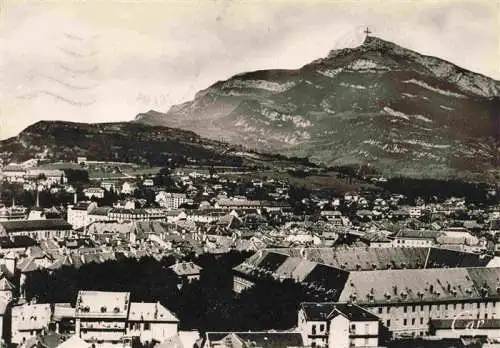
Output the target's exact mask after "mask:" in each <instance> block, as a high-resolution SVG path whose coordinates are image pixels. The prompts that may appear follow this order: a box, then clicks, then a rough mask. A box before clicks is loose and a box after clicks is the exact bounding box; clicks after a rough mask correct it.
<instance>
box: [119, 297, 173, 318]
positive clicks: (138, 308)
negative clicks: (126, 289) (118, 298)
mask: <svg viewBox="0 0 500 348" xmlns="http://www.w3.org/2000/svg"><path fill="white" fill-rule="evenodd" d="M128 320H129V321H155V322H179V319H177V318H176V317H175V315H173V314H172V313H171V312H170V311H169V310H168V309H167V308H165V307H164V306H163V305H161V304H160V303H159V302H157V303H144V302H132V303H131V304H130V312H129V315H128Z"/></svg>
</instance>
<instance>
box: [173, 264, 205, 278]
mask: <svg viewBox="0 0 500 348" xmlns="http://www.w3.org/2000/svg"><path fill="white" fill-rule="evenodd" d="M169 268H170V269H171V270H172V271H173V272H174V273H175V274H177V277H179V279H180V280H183V281H184V280H186V281H187V282H191V281H193V280H199V279H200V274H201V271H202V268H201V267H200V266H198V265H197V264H195V263H194V262H177V263H175V264H174V265H172V266H170V267H169Z"/></svg>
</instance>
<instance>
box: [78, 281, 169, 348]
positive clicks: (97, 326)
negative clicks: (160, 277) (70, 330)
mask: <svg viewBox="0 0 500 348" xmlns="http://www.w3.org/2000/svg"><path fill="white" fill-rule="evenodd" d="M75 319H76V320H75V334H76V335H77V336H78V337H80V338H81V339H83V340H84V341H85V342H87V343H92V344H95V345H96V346H97V347H99V346H104V345H118V344H119V345H120V347H127V348H130V347H131V346H132V341H133V339H134V338H135V337H137V338H139V339H140V340H141V342H142V343H147V342H149V343H152V342H162V341H164V340H165V339H167V338H169V337H172V336H175V335H176V334H177V333H178V324H179V320H178V319H177V318H176V317H175V316H174V315H173V314H172V313H171V312H170V311H169V310H168V309H166V308H165V307H164V306H162V305H161V304H160V303H158V302H157V303H135V302H133V303H131V302H130V293H128V292H104V291H79V292H78V297H77V301H76V308H75Z"/></svg>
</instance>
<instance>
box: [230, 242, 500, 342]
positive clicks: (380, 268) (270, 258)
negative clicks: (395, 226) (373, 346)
mask: <svg viewBox="0 0 500 348" xmlns="http://www.w3.org/2000/svg"><path fill="white" fill-rule="evenodd" d="M365 250H366V251H365V252H364V253H363V252H362V251H361V250H359V249H357V250H355V251H353V250H352V249H346V251H345V253H332V251H331V250H330V251H327V250H324V249H319V250H315V249H312V250H308V249H305V250H304V249H302V251H300V250H299V251H298V252H297V256H290V255H286V254H284V253H283V254H280V253H278V252H274V251H269V250H267V251H258V252H257V253H256V254H255V255H253V256H251V257H250V258H248V259H247V260H245V262H243V263H242V264H240V265H238V266H237V267H235V268H234V271H235V275H234V291H235V292H241V291H243V290H244V289H246V288H248V287H251V286H253V285H254V284H255V283H257V282H259V280H260V279H262V278H269V277H271V278H274V279H277V280H280V279H293V280H295V281H296V282H300V283H301V284H302V285H303V286H306V287H308V289H309V291H314V292H316V293H319V294H320V295H321V296H323V295H324V296H328V298H330V299H332V301H337V302H352V303H356V304H358V305H359V306H361V307H363V308H364V309H366V310H368V311H370V312H371V313H373V314H374V315H377V316H378V317H379V318H380V319H381V320H382V323H383V324H384V326H385V327H386V328H387V330H388V331H390V332H391V333H392V334H393V335H394V336H401V335H413V336H422V335H428V334H429V321H430V320H432V319H446V318H454V317H455V316H457V315H465V317H464V319H469V318H478V319H493V318H498V316H499V315H500V314H499V313H500V304H499V302H500V268H499V267H485V266H486V265H487V263H488V262H489V260H490V258H489V257H486V256H483V255H476V254H473V253H464V252H459V251H452V250H445V249H443V250H441V249H436V248H393V249H390V248H365ZM291 251H293V249H291V250H288V251H287V252H288V253H289V254H291V253H292V252H291ZM420 252H423V254H420V255H419V253H420ZM392 253H395V254H392ZM301 254H302V255H301ZM299 255H301V256H299ZM384 255H385V256H384ZM422 257H423V258H422ZM315 260H318V261H319V260H321V262H322V263H319V262H316V261H315ZM344 260H345V261H344ZM485 262H486V263H485ZM436 267H441V268H436ZM395 268H398V269H395Z"/></svg>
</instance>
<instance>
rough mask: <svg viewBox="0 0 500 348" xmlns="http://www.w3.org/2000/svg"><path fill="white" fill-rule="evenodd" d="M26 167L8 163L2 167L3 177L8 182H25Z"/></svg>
mask: <svg viewBox="0 0 500 348" xmlns="http://www.w3.org/2000/svg"><path fill="white" fill-rule="evenodd" d="M25 175H26V169H25V168H24V167H22V166H20V165H8V166H5V167H3V168H2V178H3V180H7V181H8V182H21V183H22V182H24V181H25Z"/></svg>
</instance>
